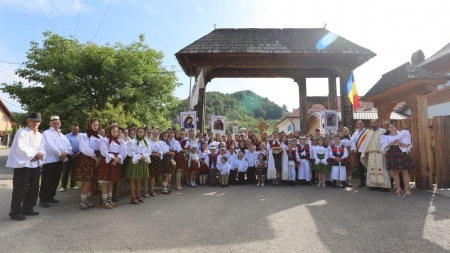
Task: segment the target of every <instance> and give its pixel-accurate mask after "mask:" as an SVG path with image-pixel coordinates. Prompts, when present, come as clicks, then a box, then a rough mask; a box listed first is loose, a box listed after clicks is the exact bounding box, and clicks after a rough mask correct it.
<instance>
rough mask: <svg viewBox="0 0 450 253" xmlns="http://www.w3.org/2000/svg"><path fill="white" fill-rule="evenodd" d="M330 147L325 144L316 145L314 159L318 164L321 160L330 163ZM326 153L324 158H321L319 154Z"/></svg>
mask: <svg viewBox="0 0 450 253" xmlns="http://www.w3.org/2000/svg"><path fill="white" fill-rule="evenodd" d="M329 150H330V149H329V148H328V147H324V146H315V147H314V159H315V160H316V164H319V162H322V163H323V164H328V162H327V160H328V157H329V153H330V151H329ZM319 154H321V155H325V156H324V158H323V159H319V158H318V155H319Z"/></svg>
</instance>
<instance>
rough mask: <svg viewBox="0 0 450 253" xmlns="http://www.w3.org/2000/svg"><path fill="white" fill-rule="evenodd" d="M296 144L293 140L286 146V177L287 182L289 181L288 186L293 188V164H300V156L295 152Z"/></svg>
mask: <svg viewBox="0 0 450 253" xmlns="http://www.w3.org/2000/svg"><path fill="white" fill-rule="evenodd" d="M296 146H297V142H296V141H295V139H293V140H292V141H291V142H290V143H289V144H288V150H287V155H288V176H289V181H290V184H289V185H290V186H294V185H295V180H296V177H295V164H296V163H298V162H300V156H299V155H298V152H297V147H296Z"/></svg>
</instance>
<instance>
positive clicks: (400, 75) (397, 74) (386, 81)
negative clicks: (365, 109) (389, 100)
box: [362, 62, 448, 101]
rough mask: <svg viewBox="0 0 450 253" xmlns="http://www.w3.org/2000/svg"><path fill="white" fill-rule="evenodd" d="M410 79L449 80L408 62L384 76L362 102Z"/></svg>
mask: <svg viewBox="0 0 450 253" xmlns="http://www.w3.org/2000/svg"><path fill="white" fill-rule="evenodd" d="M409 79H448V77H446V76H444V75H440V74H437V73H434V72H431V71H429V70H427V69H425V68H422V67H419V66H417V65H411V63H409V62H407V63H404V64H402V65H401V66H399V67H397V68H395V69H393V70H391V71H389V72H387V73H386V74H384V75H383V76H382V77H381V79H380V80H379V81H378V82H377V83H376V84H375V85H374V86H373V87H372V88H371V89H370V90H369V91H368V92H367V93H366V94H365V95H364V97H363V98H362V100H365V101H366V99H367V98H369V97H371V96H373V95H376V94H378V93H380V92H383V91H386V90H388V89H390V88H392V87H395V86H397V85H399V84H401V83H403V82H406V81H407V80H409Z"/></svg>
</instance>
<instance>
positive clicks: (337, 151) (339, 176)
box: [330, 135, 348, 189]
mask: <svg viewBox="0 0 450 253" xmlns="http://www.w3.org/2000/svg"><path fill="white" fill-rule="evenodd" d="M347 157H348V151H347V147H346V146H345V145H344V144H343V143H341V138H340V137H339V135H335V136H334V144H333V145H331V147H330V161H331V166H332V167H331V179H332V180H333V184H332V186H333V188H336V183H337V180H340V181H341V182H342V187H343V188H344V189H345V181H346V179H347V168H346V167H345V163H346V160H347Z"/></svg>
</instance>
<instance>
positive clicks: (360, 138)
mask: <svg viewBox="0 0 450 253" xmlns="http://www.w3.org/2000/svg"><path fill="white" fill-rule="evenodd" d="M356 128H357V129H356V130H355V132H354V133H353V135H352V138H351V140H350V141H351V148H350V152H354V153H357V158H358V163H359V167H358V169H359V178H360V180H361V183H360V184H359V186H360V187H363V186H366V177H365V173H366V167H365V166H364V164H363V163H362V162H361V154H362V151H363V149H364V146H365V141H366V135H367V133H368V131H369V129H366V128H364V122H362V120H358V121H357V122H356Z"/></svg>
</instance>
